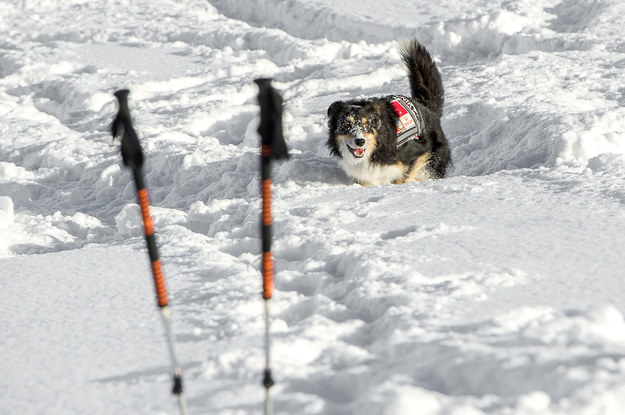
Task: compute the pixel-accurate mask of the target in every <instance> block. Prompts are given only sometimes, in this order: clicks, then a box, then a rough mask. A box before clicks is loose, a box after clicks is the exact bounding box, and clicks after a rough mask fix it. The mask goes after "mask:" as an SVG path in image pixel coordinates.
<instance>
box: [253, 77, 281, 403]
mask: <svg viewBox="0 0 625 415" xmlns="http://www.w3.org/2000/svg"><path fill="white" fill-rule="evenodd" d="M254 82H256V84H257V85H258V88H259V92H258V102H259V104H260V126H259V127H258V132H259V133H260V136H261V156H260V157H261V198H262V215H261V229H262V261H261V270H262V276H263V299H264V302H265V372H264V376H263V386H265V391H266V393H265V415H270V414H271V413H272V407H271V397H270V393H269V389H270V388H271V387H272V386H273V385H274V381H273V377H272V375H271V364H270V357H271V350H270V346H271V343H270V323H271V320H270V311H269V304H270V301H271V297H272V295H273V280H274V261H273V254H272V252H271V239H272V235H271V225H272V223H273V219H272V216H271V183H272V182H271V159H272V158H274V159H282V158H288V156H289V154H288V151H287V148H286V143H285V142H284V136H283V135H282V97H281V96H280V94H278V92H276V90H275V89H273V87H272V86H271V80H270V79H265V78H262V79H256V80H255V81H254Z"/></svg>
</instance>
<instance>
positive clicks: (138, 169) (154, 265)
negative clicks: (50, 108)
mask: <svg viewBox="0 0 625 415" xmlns="http://www.w3.org/2000/svg"><path fill="white" fill-rule="evenodd" d="M128 93H129V91H128V90H127V89H122V90H119V91H117V92H115V96H116V97H117V100H118V102H119V112H118V114H117V116H116V117H115V120H114V121H113V125H112V128H111V129H112V133H113V137H117V136H121V149H122V159H123V161H124V165H126V166H127V167H129V168H130V169H132V174H133V178H134V182H135V187H136V189H137V201H138V202H139V208H140V209H141V218H142V220H143V230H144V235H145V242H146V245H147V249H148V255H149V257H150V265H151V269H152V277H153V279H154V288H155V291H156V300H157V303H158V307H159V309H160V312H161V317H162V320H163V325H164V326H165V336H166V338H167V343H168V346H169V355H170V359H171V362H172V368H173V383H174V385H173V389H172V393H173V394H174V395H177V396H178V403H179V405H180V413H181V414H182V415H187V404H186V401H185V398H184V394H183V390H182V370H180V366H179V365H178V361H177V359H176V351H175V348H174V340H173V337H174V336H173V332H172V329H171V311H170V308H169V299H168V298H167V288H166V286H165V277H164V276H163V270H162V267H161V260H160V258H159V254H158V247H157V245H156V236H155V233H154V223H153V221H152V216H151V215H150V199H149V195H148V189H147V187H146V185H145V180H144V176H143V150H142V149H141V144H140V143H139V139H138V137H137V134H136V133H135V130H134V128H133V126H132V120H131V118H130V110H129V108H128Z"/></svg>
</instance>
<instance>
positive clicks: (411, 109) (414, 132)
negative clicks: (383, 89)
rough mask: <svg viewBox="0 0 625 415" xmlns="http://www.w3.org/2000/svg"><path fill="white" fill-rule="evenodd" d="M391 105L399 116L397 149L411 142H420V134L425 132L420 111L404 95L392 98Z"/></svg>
mask: <svg viewBox="0 0 625 415" xmlns="http://www.w3.org/2000/svg"><path fill="white" fill-rule="evenodd" d="M391 105H392V106H393V109H394V110H395V112H396V113H397V115H399V119H398V120H397V125H396V127H397V147H401V146H403V145H404V144H406V143H407V142H408V141H410V140H415V141H419V134H421V133H422V132H423V125H422V124H421V119H422V117H420V114H419V111H418V110H417V108H416V107H415V106H414V104H413V103H412V102H410V100H409V99H408V98H406V97H405V96H403V95H394V96H392V97H391Z"/></svg>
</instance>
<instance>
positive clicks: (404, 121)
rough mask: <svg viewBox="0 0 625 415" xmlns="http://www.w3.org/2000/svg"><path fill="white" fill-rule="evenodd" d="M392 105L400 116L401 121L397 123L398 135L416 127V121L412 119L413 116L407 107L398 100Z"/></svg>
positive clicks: (392, 102)
mask: <svg viewBox="0 0 625 415" xmlns="http://www.w3.org/2000/svg"><path fill="white" fill-rule="evenodd" d="M391 105H392V106H393V109H394V110H395V112H396V113H397V115H399V121H398V122H397V125H396V128H397V134H398V135H399V134H400V133H401V132H402V131H405V130H408V129H410V128H413V127H415V121H414V119H413V118H412V115H410V113H409V112H408V110H407V109H406V107H404V106H403V105H402V103H401V102H399V101H398V100H393V101H391Z"/></svg>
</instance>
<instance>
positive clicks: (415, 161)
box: [327, 40, 451, 186]
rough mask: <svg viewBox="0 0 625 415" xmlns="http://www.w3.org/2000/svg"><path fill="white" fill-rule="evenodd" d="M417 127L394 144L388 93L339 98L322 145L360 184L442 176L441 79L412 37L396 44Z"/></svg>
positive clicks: (447, 160) (445, 154)
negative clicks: (402, 141) (413, 134)
mask: <svg viewBox="0 0 625 415" xmlns="http://www.w3.org/2000/svg"><path fill="white" fill-rule="evenodd" d="M399 51H400V54H401V57H402V60H403V61H404V63H405V64H406V67H407V69H408V79H409V81H410V89H411V93H412V98H411V99H410V98H409V99H410V101H411V102H412V103H413V104H414V106H415V107H416V109H417V111H418V113H419V118H421V119H420V120H419V122H420V124H421V126H422V127H423V128H422V132H421V133H420V134H419V137H418V139H413V140H410V141H408V142H407V143H405V144H403V145H402V146H398V145H397V130H396V123H397V122H398V121H399V115H398V114H397V112H395V110H394V109H393V106H392V105H391V101H392V100H393V96H392V95H391V96H385V97H382V98H368V99H358V100H350V101H338V102H335V103H333V104H332V105H330V107H329V108H328V116H329V121H328V128H329V138H328V141H327V146H328V147H329V148H330V152H331V154H332V155H334V156H336V157H337V158H338V160H339V163H340V164H341V166H342V167H343V169H344V170H345V172H346V173H347V174H348V175H349V176H351V177H353V178H354V179H355V180H356V181H357V182H358V183H360V184H362V185H365V186H372V185H373V186H375V185H384V184H390V183H394V184H399V183H406V182H411V181H422V180H428V179H438V178H443V177H444V176H445V173H446V171H447V168H448V167H449V166H450V164H451V154H450V151H449V145H448V143H447V139H446V138H445V134H444V133H443V129H442V128H441V124H440V117H441V115H442V112H443V103H444V97H443V84H442V81H441V76H440V73H439V72H438V69H437V68H436V64H435V63H434V61H433V60H432V57H431V56H430V54H429V52H428V51H427V50H426V49H425V48H424V47H423V46H421V45H420V44H419V43H418V42H417V41H416V40H409V41H406V42H404V43H402V44H401V45H400V49H399Z"/></svg>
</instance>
